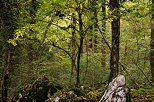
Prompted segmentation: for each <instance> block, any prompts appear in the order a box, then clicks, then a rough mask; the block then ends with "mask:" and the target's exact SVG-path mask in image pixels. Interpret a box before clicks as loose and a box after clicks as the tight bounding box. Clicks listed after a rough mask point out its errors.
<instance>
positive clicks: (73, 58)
mask: <svg viewBox="0 0 154 102" xmlns="http://www.w3.org/2000/svg"><path fill="white" fill-rule="evenodd" d="M74 16H75V14H74V13H73V14H72V17H73V19H72V25H73V28H72V30H73V31H72V39H71V45H72V46H71V47H72V52H71V54H72V55H71V57H72V60H71V61H72V63H71V64H72V68H71V76H70V83H72V78H73V74H74V69H75V67H76V65H75V61H76V44H75V42H76V41H75V27H76V19H75V17H74Z"/></svg>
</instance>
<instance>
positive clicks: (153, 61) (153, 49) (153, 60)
mask: <svg viewBox="0 0 154 102" xmlns="http://www.w3.org/2000/svg"><path fill="white" fill-rule="evenodd" d="M151 10H152V12H154V0H152V9H151ZM151 16H152V18H151V44H150V66H151V81H152V82H153V83H154V14H153V13H152V15H151Z"/></svg>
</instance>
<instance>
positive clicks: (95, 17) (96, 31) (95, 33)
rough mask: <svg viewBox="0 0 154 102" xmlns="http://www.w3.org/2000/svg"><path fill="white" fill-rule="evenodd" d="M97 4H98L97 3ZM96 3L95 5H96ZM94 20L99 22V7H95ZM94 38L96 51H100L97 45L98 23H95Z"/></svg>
mask: <svg viewBox="0 0 154 102" xmlns="http://www.w3.org/2000/svg"><path fill="white" fill-rule="evenodd" d="M94 2H96V1H94ZM95 4H96V3H95ZM96 5H97V4H96ZM96 5H95V6H96ZM94 20H95V21H96V22H97V21H98V18H97V8H95V11H94ZM93 38H94V41H93V43H94V52H96V53H97V52H98V51H97V45H98V27H97V23H96V24H94V35H93Z"/></svg>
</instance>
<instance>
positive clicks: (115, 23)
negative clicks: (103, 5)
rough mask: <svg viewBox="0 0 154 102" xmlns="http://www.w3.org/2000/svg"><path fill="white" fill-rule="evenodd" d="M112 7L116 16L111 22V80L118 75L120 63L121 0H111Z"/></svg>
mask: <svg viewBox="0 0 154 102" xmlns="http://www.w3.org/2000/svg"><path fill="white" fill-rule="evenodd" d="M110 9H111V11H112V15H113V16H115V17H114V18H113V20H112V22H111V27H112V46H111V55H110V71H111V72H110V77H109V82H111V81H112V79H113V78H115V77H116V76H117V75H118V65H119V64H118V63H119V41H120V17H119V16H120V12H119V9H120V4H119V0H110Z"/></svg>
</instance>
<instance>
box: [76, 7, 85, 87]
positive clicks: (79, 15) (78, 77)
mask: <svg viewBox="0 0 154 102" xmlns="http://www.w3.org/2000/svg"><path fill="white" fill-rule="evenodd" d="M78 18H79V33H80V45H79V48H78V57H77V80H76V87H79V84H80V58H81V53H82V45H83V41H84V33H83V22H82V13H81V11H80V10H79V11H78Z"/></svg>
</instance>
